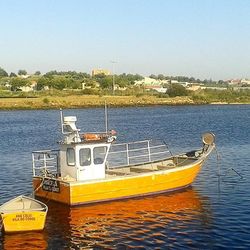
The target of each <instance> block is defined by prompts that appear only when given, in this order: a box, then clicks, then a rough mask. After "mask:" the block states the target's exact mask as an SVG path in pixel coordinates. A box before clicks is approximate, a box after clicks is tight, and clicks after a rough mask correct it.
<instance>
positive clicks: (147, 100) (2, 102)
mask: <svg viewBox="0 0 250 250" xmlns="http://www.w3.org/2000/svg"><path fill="white" fill-rule="evenodd" d="M105 102H106V103H107V104H108V105H109V106H112V107H144V106H180V105H249V104H250V103H237V102H232V103H228V102H220V101H218V102H211V103H206V102H203V103H202V102H195V101H193V100H192V99H191V98H190V97H187V96H184V97H172V98H170V97H169V98H158V97H154V96H141V97H135V96H97V95H69V96H39V97H18V98H13V97H9V98H6V97H5V98H0V110H49V109H59V108H64V109H77V108H96V107H103V106H104V104H105Z"/></svg>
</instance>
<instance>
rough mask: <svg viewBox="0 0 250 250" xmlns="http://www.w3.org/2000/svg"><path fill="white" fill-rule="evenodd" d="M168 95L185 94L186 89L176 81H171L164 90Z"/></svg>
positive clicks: (186, 92) (186, 93)
mask: <svg viewBox="0 0 250 250" xmlns="http://www.w3.org/2000/svg"><path fill="white" fill-rule="evenodd" d="M166 94H168V95H169V96H170V97H175V96H187V95H188V91H187V90H186V88H185V87H184V86H182V85H180V84H178V83H173V84H171V85H170V86H169V87H168V90H167V92H166Z"/></svg>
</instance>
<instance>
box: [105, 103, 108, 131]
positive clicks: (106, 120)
mask: <svg viewBox="0 0 250 250" xmlns="http://www.w3.org/2000/svg"><path fill="white" fill-rule="evenodd" d="M105 128H106V134H107V133H108V110H107V102H106V101H105Z"/></svg>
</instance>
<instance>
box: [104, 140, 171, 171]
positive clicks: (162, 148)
mask: <svg viewBox="0 0 250 250" xmlns="http://www.w3.org/2000/svg"><path fill="white" fill-rule="evenodd" d="M152 143H153V141H152V140H144V141H138V142H132V143H121V144H113V145H112V146H111V150H110V151H109V156H110V158H109V159H108V164H109V165H110V167H121V166H126V165H134V164H144V163H150V162H152V161H155V160H161V159H163V156H162V157H161V156H160V155H163V154H167V153H170V151H169V149H168V148H167V145H166V144H160V145H151V144H152ZM161 143H162V142H161ZM131 144H132V145H133V148H130V145H131ZM141 144H147V145H141ZM134 145H137V147H135V146H134ZM116 148H118V150H117V151H116V150H115V149H116ZM157 149H158V152H157ZM155 151H156V152H155ZM170 154H171V153H170ZM157 156H158V159H156V157H157ZM159 158H161V159H159ZM164 158H166V157H164Z"/></svg>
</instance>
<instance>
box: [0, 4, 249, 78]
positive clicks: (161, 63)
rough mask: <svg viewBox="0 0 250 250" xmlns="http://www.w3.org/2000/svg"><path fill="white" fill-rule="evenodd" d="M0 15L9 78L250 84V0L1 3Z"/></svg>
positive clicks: (1, 50)
mask: <svg viewBox="0 0 250 250" xmlns="http://www.w3.org/2000/svg"><path fill="white" fill-rule="evenodd" d="M0 13H1V14H0V23H1V33H0V67H2V68H3V69H5V70H6V71H7V72H8V73H10V72H15V73H17V72H18V70H20V69H24V70H26V71H27V72H28V73H29V74H32V73H34V72H35V71H38V70H39V71H41V72H42V73H46V72H48V71H51V70H57V71H68V70H74V71H78V72H87V73H90V72H91V70H92V69H94V68H100V69H108V70H111V71H113V72H114V73H115V74H121V73H131V74H136V73H138V74H140V75H143V76H148V75H150V74H155V75H158V74H163V75H168V76H170V75H172V76H188V77H191V76H192V77H195V78H199V79H202V80H203V79H213V80H220V79H221V80H227V79H232V78H235V79H236V78H250V0H94V1H93V0H22V1H21V0H0ZM112 62H113V63H112ZM114 62H115V63H114Z"/></svg>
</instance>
